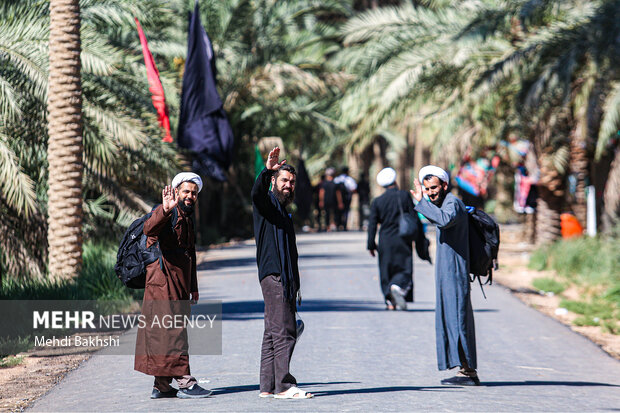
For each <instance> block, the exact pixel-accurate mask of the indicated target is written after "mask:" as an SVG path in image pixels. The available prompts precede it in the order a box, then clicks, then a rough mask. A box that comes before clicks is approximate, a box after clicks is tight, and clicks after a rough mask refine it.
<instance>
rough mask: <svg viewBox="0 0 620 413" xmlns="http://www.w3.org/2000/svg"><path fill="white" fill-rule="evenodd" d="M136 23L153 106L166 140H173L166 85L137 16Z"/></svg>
mask: <svg viewBox="0 0 620 413" xmlns="http://www.w3.org/2000/svg"><path fill="white" fill-rule="evenodd" d="M135 20H136V25H138V34H139V35H140V43H141V44H142V54H143V55H144V65H145V66H146V77H147V78H148V80H149V91H150V92H151V95H152V99H153V106H155V109H156V110H157V118H158V119H159V124H160V125H161V126H162V127H163V128H164V130H165V131H166V136H165V137H164V142H172V136H171V135H170V118H168V107H167V106H166V98H165V96H164V87H163V86H162V84H161V80H159V71H158V70H157V66H155V60H153V55H152V54H151V51H150V50H149V45H148V44H147V43H146V36H145V35H144V32H143V31H142V27H140V22H139V21H138V19H137V18H135Z"/></svg>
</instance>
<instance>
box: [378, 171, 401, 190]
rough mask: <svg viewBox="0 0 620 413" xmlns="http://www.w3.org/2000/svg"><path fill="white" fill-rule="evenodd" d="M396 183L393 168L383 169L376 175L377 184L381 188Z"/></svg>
mask: <svg viewBox="0 0 620 413" xmlns="http://www.w3.org/2000/svg"><path fill="white" fill-rule="evenodd" d="M394 181H396V171H395V170H394V169H393V168H383V169H382V170H381V171H380V172H379V173H378V174H377V183H378V184H379V185H381V186H383V187H386V186H390V185H392V184H393V183H394Z"/></svg>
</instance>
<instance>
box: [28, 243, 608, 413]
mask: <svg viewBox="0 0 620 413" xmlns="http://www.w3.org/2000/svg"><path fill="white" fill-rule="evenodd" d="M364 242H365V241H364V236H363V234H360V233H339V234H320V235H319V234H312V235H300V236H299V238H298V243H299V251H300V268H301V273H302V289H303V297H304V302H303V304H302V306H301V308H300V313H301V315H302V317H303V319H304V320H305V323H306V331H305V333H304V335H303V336H302V338H301V339H300V341H299V343H298V346H297V348H296V350H295V354H294V357H293V361H292V366H291V371H292V373H293V374H294V375H295V376H296V377H297V379H298V381H299V383H300V387H303V388H305V389H307V390H310V391H312V392H314V393H315V394H316V397H315V398H314V399H311V400H294V401H291V400H274V399H259V398H258V397H257V396H258V367H259V349H260V342H261V338H262V323H263V322H262V300H261V293H260V288H259V285H258V282H257V277H256V267H255V262H254V251H255V250H254V246H253V244H251V243H248V244H247V245H242V246H236V247H232V248H226V249H221V250H213V251H210V252H209V262H208V263H206V264H205V265H202V266H201V270H200V273H199V283H200V288H201V297H202V298H221V299H223V301H224V304H223V308H224V322H223V355H221V356H195V357H193V358H192V362H191V365H192V373H193V374H194V375H195V376H196V377H198V378H208V379H209V380H210V382H209V383H208V384H207V385H206V386H207V387H210V388H212V389H214V390H215V391H214V396H213V397H210V398H208V399H201V400H177V399H169V400H150V399H149V395H150V389H151V384H152V378H150V377H148V376H146V375H143V374H141V373H138V372H135V371H133V370H132V368H133V358H132V357H131V356H94V357H93V358H91V360H89V361H88V362H87V363H85V364H84V365H83V366H82V367H80V368H79V369H77V370H76V371H74V372H72V373H71V374H69V375H68V377H66V378H65V379H64V380H63V381H62V382H61V383H60V385H58V386H57V387H56V388H54V389H53V390H52V391H51V392H50V393H49V394H48V395H46V396H45V397H43V398H42V399H40V400H39V401H38V402H37V403H35V405H34V406H33V409H32V410H34V411H154V410H161V411H180V410H182V411H291V410H295V411H420V410H424V411H428V410H431V411H605V410H618V408H620V363H619V362H617V361H615V360H614V359H612V358H610V357H609V356H607V355H606V354H605V353H604V352H602V351H601V350H600V349H599V348H597V347H596V346H595V345H594V344H592V343H590V342H589V341H588V340H586V339H585V338H583V337H581V336H579V335H577V334H575V333H573V332H571V331H570V330H569V329H568V328H566V327H564V326H562V325H561V324H559V323H557V322H555V321H554V320H552V319H549V318H547V317H545V316H543V315H541V314H539V313H538V312H536V311H534V310H532V309H530V308H528V307H526V306H525V305H523V304H522V303H521V302H519V301H518V300H516V299H515V298H513V297H512V296H510V294H509V293H508V292H506V291H505V290H504V289H503V288H501V287H498V286H492V287H490V288H488V289H487V290H486V291H487V296H488V300H484V298H482V295H481V293H480V289H479V288H474V289H473V305H474V309H475V317H476V327H477V331H476V334H477V337H478V355H479V357H478V359H479V374H480V378H481V379H482V381H483V384H484V386H481V387H477V388H467V387H456V386H455V387H447V386H441V385H440V384H439V381H440V380H441V379H442V378H443V377H446V376H448V375H451V374H450V373H449V372H439V371H437V367H436V358H435V338H434V313H433V307H434V286H433V276H432V271H433V269H432V267H431V266H430V265H428V264H426V263H422V262H420V261H419V260H418V259H417V257H416V261H415V283H416V289H415V298H416V302H415V304H413V305H411V306H410V309H409V311H407V312H387V311H384V309H383V307H384V305H383V302H382V299H381V297H380V292H379V286H378V278H377V266H376V262H375V260H374V259H372V258H371V257H370V256H369V255H368V254H367V253H366V252H365V251H364V245H365V244H364Z"/></svg>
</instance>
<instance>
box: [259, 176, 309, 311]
mask: <svg viewBox="0 0 620 413" xmlns="http://www.w3.org/2000/svg"><path fill="white" fill-rule="evenodd" d="M272 176H273V171H270V170H268V169H267V168H265V169H263V171H262V172H261V173H260V174H259V175H258V177H257V178H256V181H255V182H254V186H253V188H252V206H253V218H254V237H255V239H256V264H257V266H258V278H259V281H262V280H263V278H265V277H266V276H268V275H270V274H276V275H280V277H281V280H282V288H283V289H284V296H285V297H286V299H287V300H288V301H295V298H296V296H297V292H298V291H299V269H298V266H297V260H298V254H297V244H296V242H297V241H296V238H295V228H294V227H293V220H292V219H291V217H290V215H289V214H288V213H287V212H286V209H285V208H284V207H283V206H282V205H281V204H280V202H279V201H278V200H277V199H276V197H275V195H274V194H273V192H271V191H270V190H269V185H270V183H271V177H272Z"/></svg>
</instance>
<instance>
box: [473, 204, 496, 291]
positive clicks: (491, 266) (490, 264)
mask: <svg viewBox="0 0 620 413" xmlns="http://www.w3.org/2000/svg"><path fill="white" fill-rule="evenodd" d="M467 212H468V216H469V273H470V274H471V278H470V281H472V282H473V281H474V280H475V279H476V278H478V282H479V283H480V289H482V280H481V279H482V278H483V277H487V279H486V281H485V282H484V284H493V270H496V269H497V268H498V265H497V253H498V251H499V225H497V222H495V221H494V220H493V218H491V217H490V216H489V215H488V214H487V213H485V212H484V211H482V210H480V209H476V208H474V207H470V206H468V207H467ZM482 294H483V295H484V296H485V298H486V295H485V294H484V290H482Z"/></svg>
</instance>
